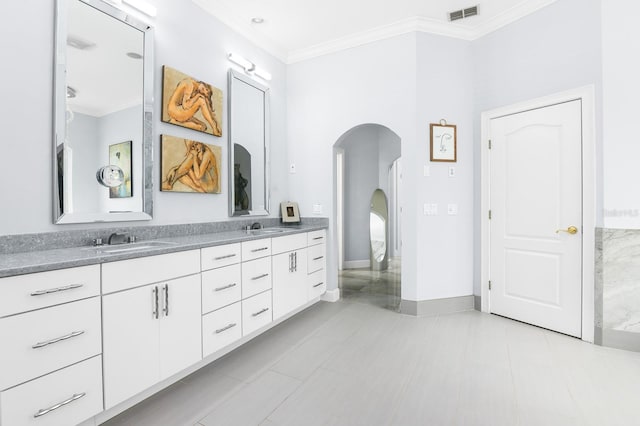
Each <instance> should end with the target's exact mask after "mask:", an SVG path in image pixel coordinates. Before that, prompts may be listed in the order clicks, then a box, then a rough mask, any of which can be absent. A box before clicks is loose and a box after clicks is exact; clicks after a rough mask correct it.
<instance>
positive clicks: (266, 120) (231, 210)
mask: <svg viewBox="0 0 640 426" xmlns="http://www.w3.org/2000/svg"><path fill="white" fill-rule="evenodd" d="M234 80H240V81H242V82H243V83H245V84H248V85H250V86H252V87H254V88H255V89H257V90H260V91H262V92H264V144H263V146H264V188H263V193H264V210H242V211H236V210H235V188H234V183H235V180H234V168H233V167H234V166H233V165H234V160H235V158H234V147H233V145H234V144H233V120H234V116H233V112H232V111H233V109H232V103H233V82H234ZM227 104H228V105H227V111H228V120H229V121H228V123H229V126H228V127H229V128H228V135H229V136H228V137H229V143H228V144H227V147H228V149H227V151H228V154H227V156H228V157H229V163H228V164H229V167H228V169H229V170H228V172H229V187H228V190H229V216H268V215H269V203H270V196H271V194H270V187H269V170H270V167H269V166H270V151H269V145H270V132H271V129H270V117H271V115H270V109H269V88H268V87H267V86H263V85H262V84H260V83H258V82H257V81H255V80H253V79H251V78H250V77H248V76H246V75H245V74H242V73H240V72H238V71H235V70H233V69H230V70H229V78H228V92H227Z"/></svg>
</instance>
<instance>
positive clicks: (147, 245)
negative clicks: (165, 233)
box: [92, 241, 176, 253]
mask: <svg viewBox="0 0 640 426" xmlns="http://www.w3.org/2000/svg"><path fill="white" fill-rule="evenodd" d="M174 244H176V243H174V242H171V241H140V242H138V243H130V244H117V245H112V246H102V247H92V248H93V249H94V250H96V251H97V252H98V253H128V252H134V251H138V250H147V249H152V248H159V247H168V246H172V245H174Z"/></svg>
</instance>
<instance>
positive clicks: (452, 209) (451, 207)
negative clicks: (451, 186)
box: [447, 204, 458, 216]
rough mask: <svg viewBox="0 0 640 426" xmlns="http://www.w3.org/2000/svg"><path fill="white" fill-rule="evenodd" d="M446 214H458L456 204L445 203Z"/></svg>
mask: <svg viewBox="0 0 640 426" xmlns="http://www.w3.org/2000/svg"><path fill="white" fill-rule="evenodd" d="M447 214H448V215H450V216H455V215H457V214H458V205H457V204H447Z"/></svg>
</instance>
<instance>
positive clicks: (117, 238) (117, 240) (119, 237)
mask: <svg viewBox="0 0 640 426" xmlns="http://www.w3.org/2000/svg"><path fill="white" fill-rule="evenodd" d="M128 239H129V238H128V235H127V234H118V233H117V232H114V233H113V234H111V235H109V245H113V244H125V243H126V242H128Z"/></svg>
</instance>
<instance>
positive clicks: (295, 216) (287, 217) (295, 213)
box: [280, 201, 300, 222]
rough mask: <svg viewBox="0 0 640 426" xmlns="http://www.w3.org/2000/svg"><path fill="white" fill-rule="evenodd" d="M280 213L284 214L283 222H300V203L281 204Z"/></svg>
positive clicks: (288, 202) (287, 202)
mask: <svg viewBox="0 0 640 426" xmlns="http://www.w3.org/2000/svg"><path fill="white" fill-rule="evenodd" d="M280 211H281V212H282V221H283V222H300V211H299V210H298V203H293V202H291V201H286V202H282V203H280Z"/></svg>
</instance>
